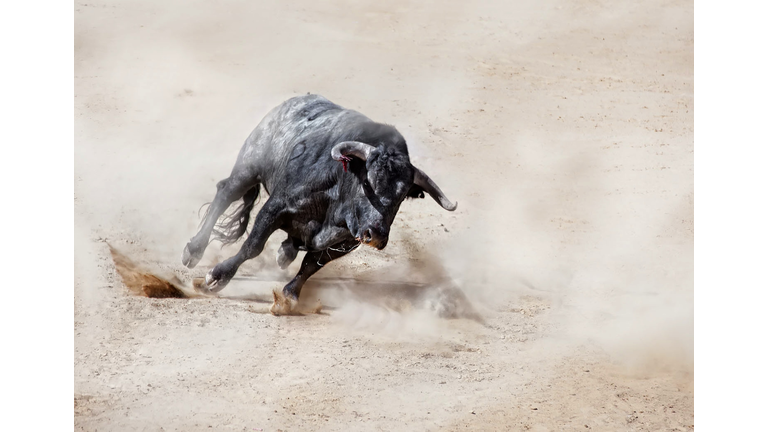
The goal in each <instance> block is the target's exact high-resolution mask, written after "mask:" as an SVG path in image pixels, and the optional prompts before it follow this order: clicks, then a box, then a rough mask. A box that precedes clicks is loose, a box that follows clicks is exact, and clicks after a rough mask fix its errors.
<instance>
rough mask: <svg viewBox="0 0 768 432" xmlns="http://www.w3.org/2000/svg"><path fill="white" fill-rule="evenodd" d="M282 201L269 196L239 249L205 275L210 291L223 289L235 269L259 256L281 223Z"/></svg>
mask: <svg viewBox="0 0 768 432" xmlns="http://www.w3.org/2000/svg"><path fill="white" fill-rule="evenodd" d="M283 209H284V206H283V204H282V202H280V201H279V200H276V199H275V198H272V197H270V198H269V199H268V200H267V202H266V203H264V206H263V207H262V208H261V210H259V214H257V215H256V220H255V222H254V223H253V228H252V229H251V234H250V235H248V238H247V239H246V240H245V243H243V246H242V247H241V248H240V251H238V252H237V254H235V256H233V257H231V258H229V259H227V260H225V261H224V262H221V263H219V264H218V265H217V266H216V267H214V268H212V269H211V271H209V272H208V274H207V275H206V276H205V284H206V285H207V286H208V289H209V290H210V291H211V292H219V291H221V290H222V289H224V287H225V286H227V284H228V283H229V281H230V280H231V279H232V277H234V276H235V273H237V269H238V268H240V266H241V265H242V264H243V263H244V262H246V261H248V260H249V259H251V258H256V257H257V256H259V254H260V253H261V251H262V250H264V245H265V244H266V243H267V239H269V236H271V235H272V233H273V232H275V230H276V229H278V228H279V227H280V225H281V224H282V216H283V214H284V210H283Z"/></svg>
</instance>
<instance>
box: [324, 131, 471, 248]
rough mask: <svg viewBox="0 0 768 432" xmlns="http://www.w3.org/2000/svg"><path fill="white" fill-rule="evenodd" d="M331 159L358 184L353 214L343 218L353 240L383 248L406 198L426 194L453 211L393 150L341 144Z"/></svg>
mask: <svg viewBox="0 0 768 432" xmlns="http://www.w3.org/2000/svg"><path fill="white" fill-rule="evenodd" d="M331 156H332V157H333V159H335V160H337V161H340V162H342V163H343V164H344V170H345V171H346V170H347V169H349V171H350V172H351V173H352V174H354V175H355V176H356V177H357V179H358V181H359V185H360V186H359V188H358V189H359V190H357V191H355V193H354V195H355V198H354V200H353V201H354V206H355V208H354V214H350V215H348V216H347V227H348V228H349V230H350V232H351V233H352V235H354V236H355V238H357V239H358V240H359V241H361V242H363V243H365V244H367V245H369V246H373V247H375V248H377V249H384V247H385V246H386V245H387V241H388V240H389V227H390V226H391V225H392V222H393V221H394V220H395V215H397V211H398V210H399V209H400V204H402V202H403V200H405V198H406V197H411V198H424V192H427V193H428V194H429V195H430V196H431V197H432V198H434V200H435V201H437V203H438V204H440V206H442V207H443V208H444V209H446V210H448V211H454V210H456V204H454V203H451V201H450V200H448V198H446V196H445V195H444V194H443V191H441V190H440V188H439V187H438V186H437V185H436V184H435V182H434V181H432V179H431V178H429V176H428V175H427V174H425V173H424V171H422V170H420V169H418V168H416V167H415V166H413V165H411V162H410V159H409V158H408V154H406V153H403V152H401V151H398V150H396V149H395V148H392V147H390V148H387V147H374V146H372V145H369V144H365V143H362V142H357V141H345V142H342V143H339V144H336V145H335V146H334V147H333V149H332V151H331Z"/></svg>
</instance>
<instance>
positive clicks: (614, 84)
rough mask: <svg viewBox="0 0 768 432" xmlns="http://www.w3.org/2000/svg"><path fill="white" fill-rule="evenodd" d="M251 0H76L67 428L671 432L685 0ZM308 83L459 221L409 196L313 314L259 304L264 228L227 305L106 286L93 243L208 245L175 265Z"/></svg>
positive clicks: (684, 256) (689, 159)
mask: <svg viewBox="0 0 768 432" xmlns="http://www.w3.org/2000/svg"><path fill="white" fill-rule="evenodd" d="M255 3H256V2H248V1H239V2H203V1H177V0H170V1H165V2H154V1H145V2H139V1H130V2H127V1H125V2H109V3H102V2H94V3H91V2H88V3H87V4H86V3H76V4H75V140H76V144H75V275H76V280H75V316H74V321H75V323H74V326H75V358H74V363H75V376H74V380H75V395H74V397H75V426H76V429H77V430H166V431H167V430H180V431H195V430H248V431H250V430H258V429H264V430H277V429H282V430H284V431H285V430H387V431H388V430H542V431H543V430H587V429H594V430H611V431H613V430H688V429H692V428H693V423H694V418H693V417H694V416H693V237H694V233H693V88H694V86H693V2H690V1H688V2H660V1H651V2H642V3H638V2H602V1H577V2H565V1H531V0H524V1H519V2H498V4H492V3H488V4H480V3H478V4H471V5H470V4H469V2H462V1H445V2H434V3H426V2H410V3H409V2H405V1H396V2H369V3H367V4H366V3H364V2H338V1H333V2H309V1H304V0H300V1H296V2H278V1H274V2H259V3H258V4H255ZM306 92H313V93H319V94H322V95H325V96H326V97H328V98H329V99H331V100H332V101H334V102H336V103H339V104H341V105H343V106H346V107H349V108H353V109H357V110H360V111H361V112H363V113H364V114H366V115H368V116H369V117H371V118H372V119H374V120H378V121H382V122H387V123H390V124H393V125H395V126H397V127H398V129H399V130H400V131H401V132H402V133H403V134H404V135H405V137H406V138H407V139H408V142H409V148H410V150H411V154H412V160H413V162H414V163H415V164H416V165H418V166H419V167H421V168H423V169H424V170H425V171H426V172H428V173H429V174H430V175H431V176H432V177H433V178H434V179H435V180H436V181H437V182H438V184H440V186H441V187H442V189H443V190H444V191H445V192H446V194H447V195H448V196H449V198H451V199H452V200H456V201H458V202H459V208H458V210H457V211H456V212H454V213H449V212H445V211H443V210H442V209H440V208H439V207H438V206H437V205H436V204H435V203H434V202H432V201H431V200H429V199H426V200H417V201H410V202H407V203H405V204H404V205H403V207H402V209H401V212H400V214H399V216H398V219H397V221H396V222H395V225H394V226H393V234H392V237H391V239H390V245H389V246H388V247H387V249H386V250H385V251H381V252H378V251H373V250H369V249H365V250H359V251H356V252H355V253H354V254H352V255H351V256H349V257H347V258H346V259H343V260H340V261H337V262H334V263H333V264H331V265H329V266H328V267H327V268H326V269H323V270H322V271H321V272H320V273H319V274H318V275H317V276H316V278H317V280H316V281H315V282H314V284H312V285H310V286H308V287H307V290H306V291H305V292H304V294H303V296H302V299H303V300H304V301H307V302H314V301H316V300H317V299H318V298H319V299H320V300H321V301H322V303H323V304H324V305H325V306H326V309H325V312H326V314H324V315H308V316H304V317H287V318H286V317H280V318H277V317H273V316H271V315H268V314H264V311H265V310H266V309H267V307H268V303H264V301H265V300H267V299H268V294H269V291H270V290H271V289H272V288H274V287H276V286H281V285H282V284H284V283H285V282H287V280H289V279H290V277H291V276H292V274H293V273H295V271H296V269H297V266H298V263H299V261H300V259H299V260H297V262H296V263H294V264H293V265H292V266H291V267H290V268H289V269H288V271H286V272H282V271H280V270H279V269H278V268H277V266H276V265H275V264H274V258H275V252H274V251H275V245H276V244H279V242H280V241H281V240H282V239H283V236H282V235H280V234H277V235H276V236H275V237H274V238H273V240H272V241H271V242H270V244H269V245H268V248H267V250H265V252H264V253H263V254H262V256H261V257H259V258H258V259H256V260H253V261H252V262H249V263H248V264H247V265H246V266H244V267H243V268H242V270H241V273H240V275H242V276H253V277H254V278H258V279H262V280H261V281H250V282H249V281H242V280H241V281H237V282H234V283H233V284H232V285H231V286H230V287H228V288H227V289H226V290H225V291H223V292H222V293H221V294H222V297H228V298H218V299H195V300H151V299H146V298H137V297H130V296H128V295H127V292H126V289H125V288H124V287H123V285H122V284H121V282H120V281H119V279H117V278H116V274H115V271H114V267H113V264H112V261H111V259H110V258H109V254H108V247H107V244H106V243H105V242H104V239H106V240H107V241H109V243H110V244H112V245H113V246H115V247H117V248H119V249H120V250H122V251H123V252H125V253H126V254H127V255H128V256H130V257H131V258H132V259H134V260H135V261H138V262H140V263H142V264H143V265H145V266H146V267H147V268H149V269H151V270H152V271H155V272H157V273H159V274H166V275H167V274H172V273H175V274H176V275H177V276H178V277H180V278H181V279H182V280H184V281H185V282H188V281H189V280H190V279H191V278H192V277H194V276H202V275H203V274H205V272H206V271H207V270H208V269H209V268H210V266H211V265H213V264H214V263H215V262H216V261H217V260H219V259H223V258H226V257H228V256H230V255H231V254H232V253H234V251H235V250H236V249H235V248H231V247H230V248H225V249H223V250H222V249H220V248H219V246H218V244H217V243H214V244H212V246H211V247H210V248H209V250H208V251H207V253H206V257H205V258H204V259H203V261H202V262H201V263H200V265H199V266H198V267H197V268H196V269H194V270H193V271H188V270H186V269H185V268H184V267H183V266H182V265H181V263H180V255H181V250H182V248H183V246H184V244H185V243H186V241H187V240H188V239H189V238H190V237H191V236H192V235H194V233H195V231H196V228H197V224H198V222H199V218H198V216H197V210H198V208H199V206H200V205H201V204H203V203H205V202H207V201H210V200H211V199H212V197H213V194H214V192H215V183H216V182H217V181H218V180H220V179H222V178H225V177H226V176H227V175H228V174H229V170H230V169H231V166H232V164H233V162H234V159H235V156H236V154H237V151H238V150H239V148H240V146H241V145H242V142H243V140H244V139H245V137H246V136H247V135H248V134H249V133H250V131H251V130H252V129H253V127H255V126H256V124H257V123H258V122H259V120H260V119H261V118H262V117H263V115H264V114H266V112H267V111H268V110H269V109H270V108H272V107H273V106H275V105H276V104H278V103H280V102H281V101H283V100H285V99H287V98H288V97H291V96H294V95H299V94H304V93H306ZM262 202H263V200H262ZM340 277H343V278H349V279H343V278H342V279H339V278H340ZM445 280H452V281H454V283H455V285H456V286H458V287H459V288H460V289H461V290H462V291H463V293H465V294H466V297H467V299H468V301H469V302H470V303H471V305H472V307H474V309H475V310H477V311H478V312H480V313H481V314H482V315H483V317H484V318H485V321H486V323H485V325H482V324H480V323H478V322H476V321H473V320H468V319H445V318H441V317H440V313H441V312H446V311H447V312H451V311H454V312H458V313H461V311H462V307H464V308H466V307H467V304H466V302H464V303H462V302H460V301H459V300H461V296H456V295H455V293H452V291H451V290H450V289H447V288H446V283H445V282H444V281H445ZM398 281H400V282H403V281H405V282H421V283H426V285H416V286H414V285H407V284H402V283H398ZM443 315H444V314H443Z"/></svg>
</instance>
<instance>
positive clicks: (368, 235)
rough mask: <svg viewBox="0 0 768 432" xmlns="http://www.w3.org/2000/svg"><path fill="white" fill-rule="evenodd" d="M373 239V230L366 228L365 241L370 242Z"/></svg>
mask: <svg viewBox="0 0 768 432" xmlns="http://www.w3.org/2000/svg"><path fill="white" fill-rule="evenodd" d="M371 239H373V234H371V230H369V229H367V230H365V232H364V233H363V241H364V242H366V243H368V242H370V241H371Z"/></svg>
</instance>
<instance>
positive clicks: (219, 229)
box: [182, 95, 455, 313]
mask: <svg viewBox="0 0 768 432" xmlns="http://www.w3.org/2000/svg"><path fill="white" fill-rule="evenodd" d="M340 162H341V163H340ZM260 186H264V188H265V190H266V191H267V193H268V194H269V199H268V200H267V201H266V203H265V204H264V206H263V207H262V208H261V210H260V211H259V213H258V215H257V216H256V220H255V222H254V226H253V228H252V230H251V234H250V235H249V236H248V239H247V240H246V241H245V243H244V244H243V246H242V248H241V250H240V251H239V252H238V253H237V254H236V255H235V256H233V257H232V258H229V259H228V260H226V261H224V262H222V263H221V264H219V265H217V266H216V267H214V268H213V269H212V270H211V271H210V272H209V273H208V275H207V276H206V285H207V287H208V289H210V290H211V291H219V290H221V289H223V288H224V286H225V285H226V284H227V283H228V282H229V280H230V279H231V278H232V277H233V276H234V275H235V272H236V271H237V268H238V267H239V266H240V265H241V264H242V263H243V262H244V261H246V260H248V259H251V258H254V257H256V256H257V255H259V254H260V253H261V251H262V249H263V248H264V244H265V243H266V241H267V239H268V238H269V236H270V235H271V234H272V233H273V232H274V231H275V230H277V229H280V230H283V231H285V232H286V233H287V234H288V238H287V240H286V241H285V242H283V245H282V246H281V248H280V251H279V255H278V263H279V264H280V266H281V267H286V266H287V265H288V264H290V262H292V261H293V260H294V259H295V257H296V254H297V252H298V250H306V251H307V255H306V257H305V259H304V261H303V263H302V266H301V270H300V271H299V274H298V275H297V276H296V277H295V278H294V279H293V280H292V281H291V282H290V283H289V284H288V285H286V287H285V288H284V289H283V293H282V294H283V297H284V298H285V301H284V302H283V303H278V302H276V304H275V305H273V308H272V311H273V312H274V313H290V312H291V308H292V305H293V303H295V301H296V300H297V299H298V296H299V293H300V291H301V286H302V285H303V284H304V282H305V281H306V279H307V278H309V276H311V275H312V274H313V273H315V272H316V271H317V270H319V268H320V267H322V266H323V265H325V263H327V262H329V261H331V260H333V259H335V258H338V257H340V256H343V255H345V254H346V253H348V252H349V251H350V250H352V249H354V248H355V247H356V246H357V245H359V244H360V243H361V242H362V243H365V244H369V245H371V246H375V247H377V248H379V249H383V248H384V247H385V246H386V243H387V240H388V235H389V227H390V225H391V224H392V221H393V220H394V217H395V215H396V213H397V210H398V208H399V206H400V203H401V202H402V201H403V199H405V197H406V196H411V197H423V196H424V195H423V192H424V191H426V192H428V193H429V194H430V195H432V197H433V198H435V200H436V201H437V202H438V203H440V204H441V205H442V206H443V207H444V208H446V209H448V210H453V209H454V208H455V205H454V204H451V203H450V201H448V200H447V199H446V198H445V196H444V195H443V194H442V192H441V191H440V189H439V188H437V186H436V185H435V184H434V183H433V182H432V181H431V180H430V179H429V177H427V176H426V175H425V174H424V173H423V172H422V171H420V170H418V169H417V168H415V167H413V166H412V165H411V164H410V160H409V158H408V148H407V145H406V143H405V139H404V138H403V137H402V135H400V133H399V132H398V131H397V130H396V129H395V128H394V127H392V126H388V125H384V124H380V123H376V122H373V121H372V120H370V119H368V118H367V117H365V116H364V115H362V114H360V113H358V112H356V111H353V110H348V109H344V108H342V107H340V106H338V105H336V104H334V103H332V102H330V101H329V100H327V99H325V98H324V97H322V96H318V95H307V96H301V97H295V98H292V99H289V100H288V101H286V102H284V103H282V104H281V105H279V106H278V107H276V108H274V109H273V110H272V111H271V112H270V113H269V114H267V116H266V117H264V119H263V120H262V121H261V122H260V123H259V125H258V126H257V127H256V129H254V131H253V132H252V133H251V134H250V136H249V137H248V138H247V139H246V141H245V144H244V145H243V147H242V149H241V150H240V153H239V155H238V157H237V161H236V162H235V166H234V167H233V169H232V173H231V174H230V176H229V178H227V179H225V180H222V181H221V182H219V183H218V185H217V189H218V190H217V193H216V197H215V198H214V200H213V202H212V203H211V206H210V207H209V210H208V212H207V213H206V217H205V220H204V221H203V224H202V228H201V230H200V232H199V233H198V234H197V235H196V236H195V237H193V238H192V239H191V240H190V242H189V243H188V244H187V246H186V247H185V249H184V254H183V256H182V261H183V262H184V264H185V265H187V266H189V267H194V266H195V265H196V264H197V262H198V261H199V260H200V258H201V257H202V255H203V252H204V251H205V247H206V246H207V244H208V242H209V238H210V236H211V233H214V234H215V235H216V237H217V238H219V239H220V240H222V241H223V242H225V243H231V242H234V241H236V240H237V239H238V238H240V237H241V236H242V235H243V234H244V232H245V227H246V226H247V224H248V220H249V217H250V211H251V209H252V208H253V205H254V203H255V201H256V199H257V198H258V195H259V190H260ZM240 198H242V199H243V206H242V207H241V208H240V209H239V210H238V211H237V212H236V213H235V214H233V215H231V216H229V217H227V218H225V219H224V220H223V221H222V222H219V223H218V224H217V221H218V219H219V217H220V216H221V215H222V214H223V213H224V211H225V210H226V209H227V208H228V207H229V205H230V204H231V203H232V202H234V201H236V200H238V199H240ZM276 299H277V296H276Z"/></svg>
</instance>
